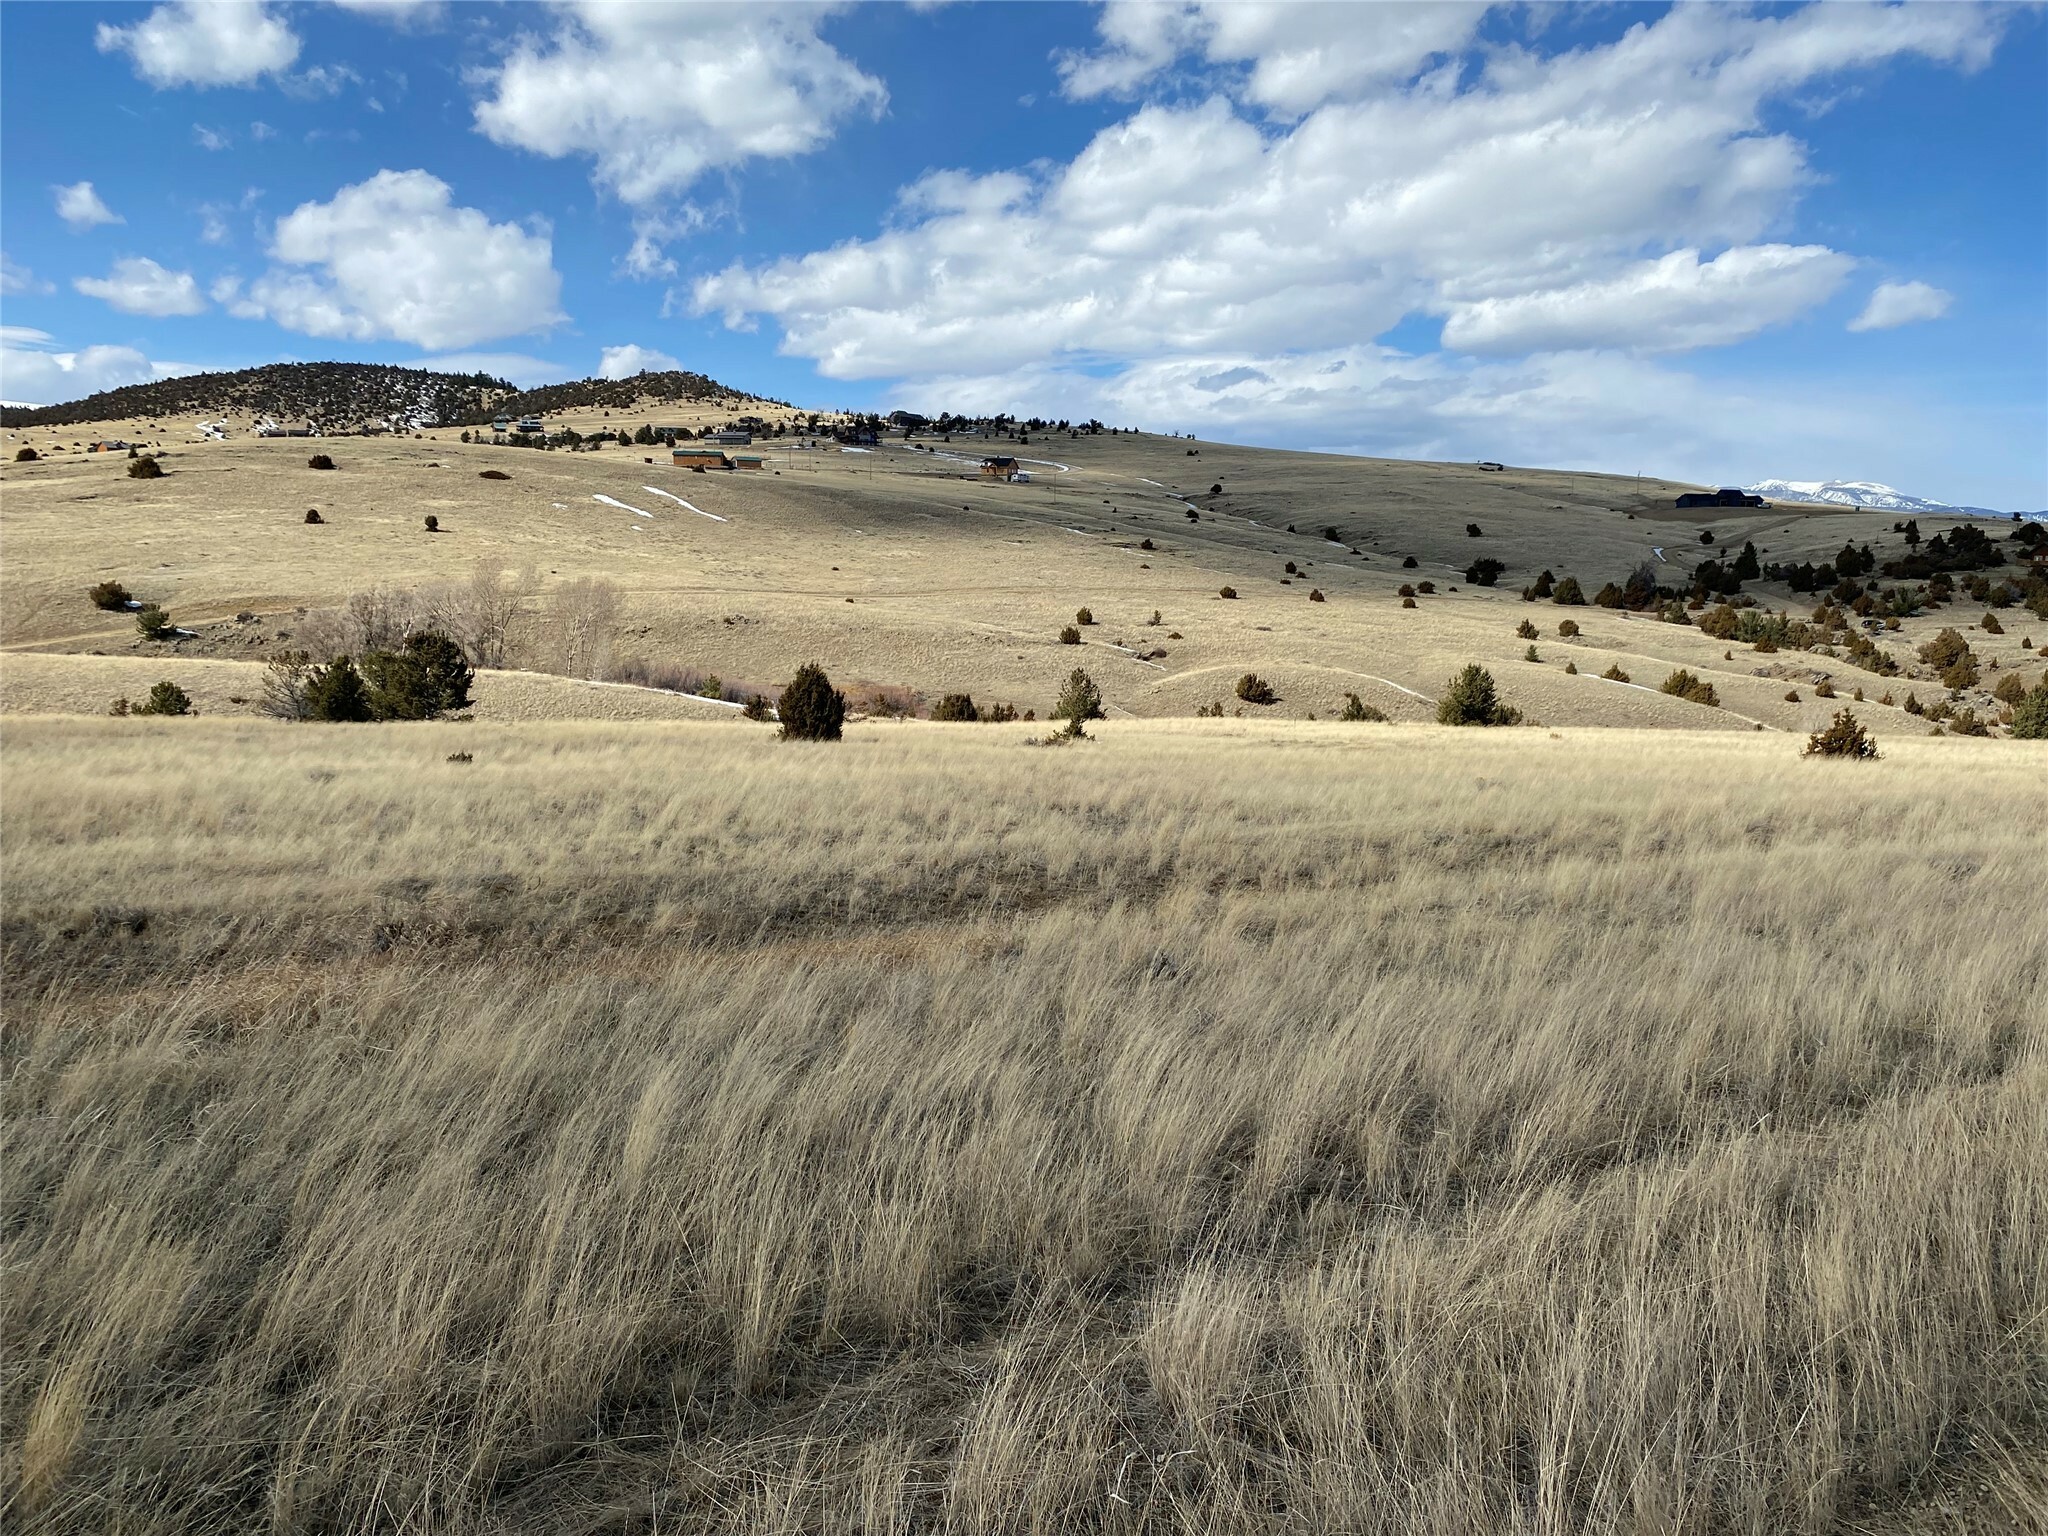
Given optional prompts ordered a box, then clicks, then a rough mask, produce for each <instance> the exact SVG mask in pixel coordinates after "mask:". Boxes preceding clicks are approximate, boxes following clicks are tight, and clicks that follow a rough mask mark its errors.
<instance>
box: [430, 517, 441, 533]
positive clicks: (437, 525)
mask: <svg viewBox="0 0 2048 1536" xmlns="http://www.w3.org/2000/svg"><path fill="white" fill-rule="evenodd" d="M440 531H441V519H440V518H438V517H436V516H434V514H433V513H431V512H429V513H428V514H427V532H429V533H439V532H440Z"/></svg>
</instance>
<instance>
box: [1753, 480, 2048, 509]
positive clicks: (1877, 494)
mask: <svg viewBox="0 0 2048 1536" xmlns="http://www.w3.org/2000/svg"><path fill="white" fill-rule="evenodd" d="M1743 489H1744V490H1746V491H1748V492H1749V493H1750V494H1751V495H1752V496H1765V497H1768V498H1770V499H1771V500H1772V501H1827V502H1833V503H1834V504H1835V505H1836V506H1838V507H1869V508H1870V509H1871V510H1872V511H1875V512H1903V513H1905V514H1906V515H1907V516H1908V517H1918V516H1920V515H1922V514H1923V513H1932V514H1934V515H1935V516H1943V515H1946V516H1950V517H1955V516H1964V517H2010V516H2011V515H2012V514H2011V513H2009V512H1996V511H1993V510H1992V509H1991V508H1990V507H1959V506H1956V505H1955V504H1954V503H1952V502H1946V501H1928V500H1927V499H1926V498H1924V497H1920V496H1908V495H1907V494H1906V493H1905V492H1904V491H1901V490H1895V489H1894V488H1892V487H1891V486H1889V485H1881V484H1879V483H1878V482H1877V481H1875V480H1759V481H1758V482H1757V483H1756V484H1755V485H1749V486H1744V487H1743ZM2019 515H2020V516H2021V517H2024V518H2029V519H2040V518H2044V517H2048V513H2043V512H2022V513H2020V514H2019Z"/></svg>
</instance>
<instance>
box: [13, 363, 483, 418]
mask: <svg viewBox="0 0 2048 1536" xmlns="http://www.w3.org/2000/svg"><path fill="white" fill-rule="evenodd" d="M512 393H513V389H512V386H511V385H510V384H509V383H507V382H506V381H505V380H503V379H495V378H492V377H491V376H490V375H489V374H485V373H472V374H453V373H434V372H431V371H429V370H427V369H423V368H397V367H391V366H389V365H386V364H383V363H270V364H267V365H265V366H264V367H261V368H243V369H238V370H236V371H235V372H232V373H193V374H186V375H183V376H182V377H179V378H173V379H158V380H156V381H154V382H153V383H149V384H130V385H127V386H126V387H124V388H121V389H110V390H103V391H101V392H100V393H98V394H95V395H87V396H86V397H85V398H84V399H82V400H72V401H68V402H66V403H64V404H62V405H46V406H41V407H38V408H36V409H34V410H24V409H20V408H14V407H10V408H8V409H6V410H0V425H4V426H8V427H39V426H69V425H79V424H85V423H90V422H112V421H130V420H137V419H142V420H151V421H154V420H157V419H160V418H163V417H184V416H225V417H238V418H251V417H255V418H260V417H266V416H267V417H271V418H273V419H275V420H277V421H280V422H305V421H312V422H317V423H320V424H322V425H324V426H327V427H329V428H331V429H333V430H343V429H352V428H355V427H359V426H361V425H364V424H365V423H369V422H380V423H381V422H384V421H387V420H391V419H394V418H403V419H405V420H407V421H417V422H419V423H420V424H422V425H426V426H440V425H444V424H447V425H459V424H462V423H465V422H469V421H473V420H476V419H479V417H481V419H484V420H488V419H489V417H490V412H491V408H492V407H493V406H495V405H496V404H497V403H498V402H499V401H500V400H503V399H505V398H506V397H508V396H510V395H511V394H512Z"/></svg>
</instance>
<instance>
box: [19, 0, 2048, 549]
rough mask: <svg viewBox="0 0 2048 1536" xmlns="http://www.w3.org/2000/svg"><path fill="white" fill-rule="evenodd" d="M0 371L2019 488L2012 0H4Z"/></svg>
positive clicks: (2027, 42) (2046, 318) (2020, 114)
mask: <svg viewBox="0 0 2048 1536" xmlns="http://www.w3.org/2000/svg"><path fill="white" fill-rule="evenodd" d="M0 45H4V48H0V69H4V75H0V156H4V161H0V170H4V176H0V244H4V249H5V254H6V267H5V270H4V290H5V291H4V298H0V321H4V325H5V327H6V331H5V338H4V340H5V347H6V350H5V355H4V360H0V394H4V396H5V397H6V398H8V399H10V400H31V401H47V400H56V399H66V398H74V397H76V396H78V395H82V394H85V393H89V392H91V391H92V390H94V389H100V388H107V387H111V386H114V385H117V384H123V383H132V382H136V381H138V380H141V379H146V378H150V377H153V376H159V375H162V374H166V373H172V372H177V371H180V370H188V369H193V368H232V367H244V366H248V365H251V364H255V363H262V362H271V361H278V360H288V359H313V358H348V359H362V360H369V361H387V362H408V363H411V362H419V361H422V360H434V361H436V362H438V363H441V364H444V365H454V366H462V367H481V368H485V369H487V370H489V371H491V372H494V373H500V374H504V375H506V376H508V377H511V378H512V379H514V380H515V381H516V382H520V383H538V382H543V381H547V380H552V379H558V378H573V377H580V376H583V375H586V374H591V373H597V372H600V371H607V372H611V373H615V374H616V373H621V372H631V371H635V370H636V369H637V368H639V367H640V366H643V365H644V366H655V367H660V366H669V365H670V361H669V360H673V361H674V363H675V364H678V365H680V366H683V367H688V368H694V369H697V370H699V371H702V372H705V373H708V374H711V375H712V376H713V377H716V378H718V379H721V380H723V381H725V382H727V383H730V384H734V385H737V386H741V387H745V388H750V389H754V390H756V391H759V392H762V393H765V394H770V395H774V396H778V397H781V398H786V399H790V400H793V401H796V402H798V403H801V404H805V405H838V406H849V407H863V408H869V407H872V408H883V409H886V408H888V407H891V406H894V405H899V404H900V405H908V406H912V407H915V408H922V409H928V410H932V409H938V408H942V407H950V408H953V409H1009V410H1014V411H1017V412H1018V413H1020V414H1031V413H1040V414H1050V415H1056V416H1069V417H1088V416H1096V417H1100V418H1101V419H1103V420H1105V421H1108V422H1112V423H1118V424H1130V425H1135V426H1142V427H1147V428H1151V429H1155V430H1162V431H1183V430H1184V431H1197V432H1200V433H1202V434H1203V435H1205V436H1214V437H1223V438H1232V439H1236V440H1240V441H1249V442H1260V443H1269V444H1275V445H1279V446H1290V447H1307V448H1332V449H1339V450H1343V451H1353V452H1367V453H1391V454H1400V455H1418V456H1428V457H1441V458H1476V457H1489V458H1502V459H1508V460H1512V461H1515V462H1522V463H1541V464H1553V465H1559V466H1566V467H1575V468H1590V469H1606V470H1614V471H1619V472H1634V471H1637V470H1642V471H1646V472H1657V473H1663V474H1669V475H1674V476H1679V477H1683V478H1688V479H1695V480H1701V481H1711V482H1729V483H1732V482H1739V481H1750V480H1757V479H1763V478H1767V477H1783V478H1789V479H1826V478H1854V479H1874V480H1882V481H1886V482H1889V483H1891V484H1894V485H1896V486H1898V487H1900V488H1901V489H1904V490H1907V491H1910V492H1912V493H1914V494H1918V495H1923V496H1930V497H1935V498H1939V499H1946V500H1952V501H1958V502H1965V503H1971V504H1976V505H1983V506H1992V507H2004V508H2025V509H2028V510H2035V509H2040V508H2044V507H2048V270H2044V269H2048V118H2044V114H2043V110H2042V107H2041V104H2040V100H2041V98H2040V92H2041V86H2042V82H2043V80H2048V25H2044V13H2043V12H2042V11H2041V10H2040V9H2039V8H1985V7H1976V6H1970V5H1961V4H1936V5H1916V6H1870V5H1857V4H1839V5H1826V6H1817V7H1799V6H1786V7H1778V6H1771V7H1757V8H1747V7H1738V6H1718V5H1717V6H1710V7H1692V8H1683V7H1681V8H1667V7H1664V6H1647V5H1646V6H1626V5H1622V6H1616V5H1600V6H1586V7H1572V6H1543V7H1522V6H1514V7H1491V8H1489V7H1485V6H1465V5H1450V4H1431V5H1407V4H1397V3H1387V4H1371V3H1366V4H1250V3H1238V4H1228V5H1208V4H1198V3H1173V4H1155V3H1112V4H1109V5H1102V6H1094V5H1088V6H1084V5H1063V4H1040V5H970V4H952V5H850V6H794V5H780V4H774V3H767V0H759V3H752V4H744V5H720V4H666V3H657V0H637V3H605V0H579V3H571V4H559V5H540V4H523V5H495V4H491V5H486V4H407V3H403V0H399V3H391V0H347V3H340V4H281V3H260V0H199V3H188V0H173V3H168V4H161V5H119V4H96V3H66V4H40V3H28V0H10V3H9V4H7V5H5V6H4V7H0Z"/></svg>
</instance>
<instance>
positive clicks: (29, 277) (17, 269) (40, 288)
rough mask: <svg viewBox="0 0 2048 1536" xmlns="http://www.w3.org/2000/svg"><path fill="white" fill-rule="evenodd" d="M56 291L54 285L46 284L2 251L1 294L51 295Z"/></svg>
mask: <svg viewBox="0 0 2048 1536" xmlns="http://www.w3.org/2000/svg"><path fill="white" fill-rule="evenodd" d="M54 289H55V285H54V284H51V283H46V282H44V281H43V280H42V279H41V278H39V277H37V276H36V275H35V273H33V272H31V271H29V269H28V268H27V267H24V266H22V265H21V263H19V262H17V261H15V260H14V259H13V258H12V257H11V256H9V255H8V254H7V253H6V252H5V251H0V293H50V292H53V291H54Z"/></svg>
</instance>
